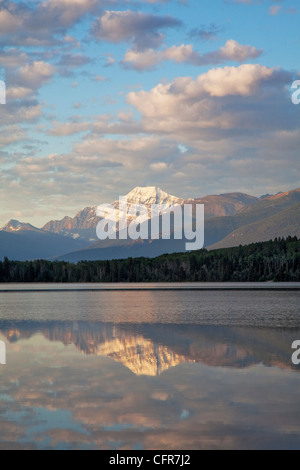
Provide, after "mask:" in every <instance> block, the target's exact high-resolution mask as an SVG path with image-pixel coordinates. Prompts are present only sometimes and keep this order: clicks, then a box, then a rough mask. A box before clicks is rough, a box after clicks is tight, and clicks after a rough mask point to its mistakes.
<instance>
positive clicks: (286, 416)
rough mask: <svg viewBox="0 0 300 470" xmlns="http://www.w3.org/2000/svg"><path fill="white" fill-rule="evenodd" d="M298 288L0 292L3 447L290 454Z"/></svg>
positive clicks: (296, 440)
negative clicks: (3, 356)
mask: <svg viewBox="0 0 300 470" xmlns="http://www.w3.org/2000/svg"><path fill="white" fill-rule="evenodd" d="M295 340H300V285H299V284H289V285H286V284H255V285H253V284H246V285H244V284H217V285H215V284H180V285H177V284H158V285H155V284H143V285H136V284H130V285H129V284H122V285H114V284H107V285H106V284H105V285H98V284H80V285H65V284H64V285H62V284H60V285H56V284H54V285H48V284H47V285H46V284H34V285H33V284H27V285H24V284H2V285H0V341H3V342H4V344H5V346H6V365H0V449H1V450H2V449H112V450H116V449H155V450H159V449H162V450H169V449H170V450H171V449H175V450H176V449H178V450H179V449H183V450H190V449H299V448H300V401H299V396H300V366H297V365H294V364H293V363H292V359H291V357H292V353H293V350H292V349H291V345H292V343H293V342H294V341H295Z"/></svg>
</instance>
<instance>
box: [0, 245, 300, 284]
mask: <svg viewBox="0 0 300 470" xmlns="http://www.w3.org/2000/svg"><path fill="white" fill-rule="evenodd" d="M178 281H180V282H184V281H190V282H197V281H199V282H255V281H258V282H264V281H275V282H280V281H282V282H291V281H300V240H298V239H297V237H293V238H292V237H289V238H287V239H286V240H285V239H275V240H274V241H269V242H263V243H255V244H252V245H248V246H239V247H235V248H226V249H220V250H214V251H207V250H205V249H203V250H199V251H194V252H189V253H176V254H171V255H163V256H159V257H158V258H154V259H151V258H136V259H132V258H129V259H126V260H112V261H81V262H80V263H78V264H73V263H68V262H63V261H55V262H51V261H45V260H36V261H26V262H20V261H9V260H8V259H7V258H5V259H4V261H3V262H0V282H68V283H69V282H178Z"/></svg>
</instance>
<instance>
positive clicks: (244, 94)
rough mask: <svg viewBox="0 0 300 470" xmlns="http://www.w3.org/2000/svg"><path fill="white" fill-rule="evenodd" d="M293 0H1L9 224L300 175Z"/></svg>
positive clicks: (4, 216) (264, 186)
mask: <svg viewBox="0 0 300 470" xmlns="http://www.w3.org/2000/svg"><path fill="white" fill-rule="evenodd" d="M299 19H300V8H299V6H298V2H296V0H281V1H279V0H277V1H275V0H273V1H271V0H261V1H251V0H210V1H204V0H186V1H180V0H169V1H167V0H165V1H162V0H161V1H160V0H139V1H138V0H136V1H130V0H123V1H122V2H118V1H117V0H45V1H36V0H32V1H27V2H26V1H24V2H22V1H7V0H3V1H1V3H0V79H2V80H4V81H5V83H6V87H7V103H6V105H0V125H1V129H0V166H1V173H0V177H1V188H0V191H1V196H0V198H1V199H0V224H1V225H2V224H4V223H5V222H7V220H8V219H10V218H17V219H19V220H22V221H30V222H31V223H33V224H35V225H37V226H41V225H42V224H43V223H45V222H46V221H48V220H49V219H51V218H60V217H63V216H64V215H74V214H75V213H76V212H77V211H78V210H79V209H80V208H82V207H84V206H89V205H98V204H100V203H102V202H110V201H111V200H115V199H117V198H118V197H119V195H124V194H126V193H128V192H129V191H130V190H131V189H133V187H135V186H146V185H157V186H160V187H161V188H162V189H164V190H165V191H168V192H170V193H173V194H175V195H176V196H179V197H199V196H203V195H206V194H216V193H217V194H219V193H224V192H235V191H241V192H247V193H251V194H253V195H261V194H265V193H276V192H278V191H284V190H288V189H293V188H296V187H299V174H300V172H299V143H300V130H299V124H300V118H299V116H300V106H295V105H293V104H292V102H291V90H290V87H291V85H292V83H293V81H294V80H296V79H299V59H298V58H299V46H300V34H299Z"/></svg>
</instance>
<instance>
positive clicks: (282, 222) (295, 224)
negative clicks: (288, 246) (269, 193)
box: [209, 203, 300, 249]
mask: <svg viewBox="0 0 300 470" xmlns="http://www.w3.org/2000/svg"><path fill="white" fill-rule="evenodd" d="M288 236H296V237H298V238H299V237H300V203H297V204H294V205H293V206H291V207H288V208H287V209H284V210H282V211H280V212H278V213H277V214H275V215H272V216H271V217H267V218H265V219H263V220H259V221H257V222H253V223H252V224H249V225H243V226H242V227H240V228H239V229H237V230H235V231H233V232H232V233H230V234H229V235H227V237H225V238H224V239H223V240H221V241H220V242H218V243H216V244H215V245H212V246H210V247H209V248H210V249H217V248H230V247H233V246H238V245H249V244H250V243H255V242H262V241H268V240H274V239H275V238H279V237H284V238H286V237H288Z"/></svg>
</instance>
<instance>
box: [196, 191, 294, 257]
mask: <svg viewBox="0 0 300 470" xmlns="http://www.w3.org/2000/svg"><path fill="white" fill-rule="evenodd" d="M299 202H300V189H295V190H293V191H289V192H286V193H280V194H277V195H276V196H269V197H267V198H264V199H260V200H259V201H258V202H256V203H254V204H252V205H251V206H248V207H245V208H243V209H242V210H241V211H240V212H238V213H237V214H235V215H233V216H229V217H216V218H212V219H209V220H207V221H206V223H205V246H206V247H210V248H211V247H212V246H215V245H216V244H217V243H218V246H221V242H222V240H223V239H225V238H227V237H228V236H230V235H231V234H233V233H235V231H236V230H238V229H240V228H241V227H246V226H250V225H252V224H255V225H254V226H252V227H251V228H250V227H248V230H246V229H243V230H241V231H240V232H239V236H238V237H237V238H236V239H235V240H234V245H230V246H237V245H239V244H247V243H252V242H254V241H263V240H269V239H271V238H272V233H276V235H275V236H277V237H278V236H284V235H286V236H287V235H295V234H296V233H298V232H295V230H298V229H297V226H298V225H299V224H298V222H297V220H296V219H295V211H291V212H288V213H287V214H285V223H286V226H289V227H291V226H293V230H292V233H287V232H288V230H285V231H284V233H280V230H279V227H278V231H276V232H274V231H273V232H272V230H270V231H269V232H267V231H266V230H264V224H265V221H266V220H267V219H269V218H270V217H272V216H276V215H277V214H279V213H280V212H281V211H284V210H285V209H288V208H291V207H292V206H293V205H295V204H297V203H299ZM281 227H282V226H281ZM282 229H283V227H282ZM262 233H264V239H263V240H260V238H259V236H260V234H262ZM242 234H243V235H242ZM243 237H245V238H244V240H243ZM231 238H232V242H233V239H234V238H235V237H234V236H232V237H231ZM246 238H247V239H246ZM224 243H225V244H226V243H228V240H226V241H225V242H224ZM222 246H223V245H222ZM226 246H227V245H226Z"/></svg>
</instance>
